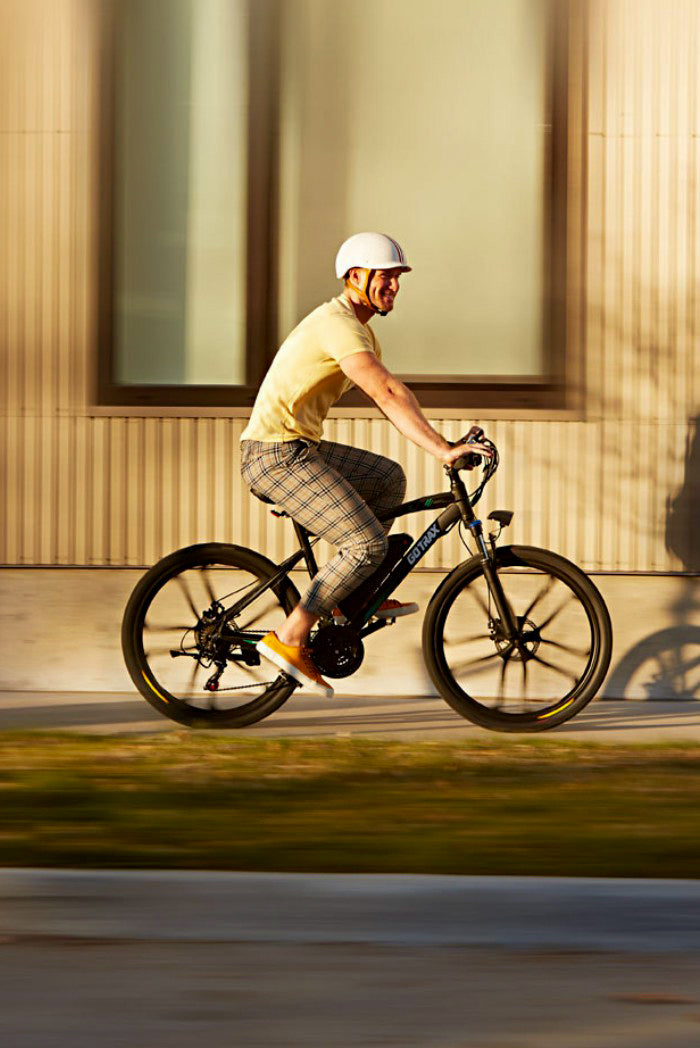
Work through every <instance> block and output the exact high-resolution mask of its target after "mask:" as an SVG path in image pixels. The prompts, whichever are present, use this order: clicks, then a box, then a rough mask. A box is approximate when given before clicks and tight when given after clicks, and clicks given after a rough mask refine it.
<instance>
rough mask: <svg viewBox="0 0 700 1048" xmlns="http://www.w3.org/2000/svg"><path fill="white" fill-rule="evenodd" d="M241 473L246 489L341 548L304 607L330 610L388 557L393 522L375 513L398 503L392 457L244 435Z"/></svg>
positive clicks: (398, 471)
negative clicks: (264, 497) (388, 539)
mask: <svg viewBox="0 0 700 1048" xmlns="http://www.w3.org/2000/svg"><path fill="white" fill-rule="evenodd" d="M241 473H242V475H243V479H244V481H245V482H246V484H247V485H248V486H249V487H250V488H255V490H256V491H259V492H260V493H261V494H262V495H267V497H268V498H270V499H272V500H273V501H274V502H275V503H276V504H277V505H278V506H280V507H281V508H282V509H283V510H284V511H285V512H286V513H288V514H289V516H290V517H293V518H294V520H297V521H299V523H300V524H303V525H304V527H305V528H308V530H309V531H312V532H313V533H314V534H315V535H319V536H320V537H321V538H323V539H325V540H326V541H327V542H330V543H331V545H333V546H335V547H336V548H337V550H338V553H337V554H336V556H335V557H333V559H332V560H331V561H329V562H328V564H326V565H325V566H324V567H323V568H321V570H320V571H319V572H318V574H317V575H315V576H314V578H313V580H312V582H311V586H310V587H309V589H308V590H307V591H306V593H305V594H304V596H303V597H302V599H301V606H302V607H303V608H304V609H305V610H306V611H310V612H312V613H313V614H315V615H321V614H323V613H325V612H329V611H331V610H332V609H333V608H334V607H335V606H336V605H337V603H338V601H341V600H343V598H344V597H347V596H348V594H349V593H352V591H353V590H354V589H356V587H357V586H359V584H360V583H361V582H362V581H363V580H364V579H366V578H368V576H369V575H371V574H372V572H373V571H374V569H375V568H376V567H377V566H378V565H379V564H381V562H382V560H383V559H384V557H385V556H386V550H387V539H386V532H387V531H388V530H389V528H390V527H391V524H388V525H384V524H380V522H379V521H378V520H377V517H376V516H375V513H380V512H382V511H384V510H388V509H390V508H391V507H392V506H396V505H398V504H399V503H400V502H402V501H403V498H404V495H405V493H406V477H405V474H404V471H403V470H402V468H401V466H399V464H398V463H397V462H393V461H392V460H391V459H388V458H385V457H384V456H383V455H375V454H373V453H372V452H371V451H362V450H361V449H359V448H353V447H348V446H346V445H344V444H333V443H331V442H330V441H327V440H322V441H321V443H320V444H314V443H313V442H312V441H309V440H291V441H287V442H285V443H264V442H262V441H258V440H244V441H243V442H242V444H241Z"/></svg>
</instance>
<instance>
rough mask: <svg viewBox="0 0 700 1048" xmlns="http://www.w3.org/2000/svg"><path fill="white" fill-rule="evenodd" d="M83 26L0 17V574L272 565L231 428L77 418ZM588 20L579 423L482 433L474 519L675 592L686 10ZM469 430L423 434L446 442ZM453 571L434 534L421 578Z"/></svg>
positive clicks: (688, 300) (691, 299) (635, 3)
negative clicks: (213, 544)
mask: <svg viewBox="0 0 700 1048" xmlns="http://www.w3.org/2000/svg"><path fill="white" fill-rule="evenodd" d="M99 8H100V5H99V4H96V3H92V2H88V0H57V2H54V3H53V4H51V5H47V4H45V3H43V2H41V3H38V2H35V0H29V2H26V0H25V2H24V3H22V4H20V3H11V2H10V3H5V4H4V5H3V6H2V8H1V9H0V18H1V19H2V27H3V32H2V33H0V228H1V229H2V230H3V235H2V240H1V241H0V340H1V343H2V361H1V364H0V367H1V368H2V371H1V373H0V374H1V385H2V391H1V393H0V396H1V397H2V400H1V409H2V420H1V422H0V426H1V427H2V428H1V429H0V432H1V433H2V442H3V448H2V455H1V458H0V462H1V463H2V470H3V474H4V476H3V477H2V478H1V479H2V491H3V499H4V513H3V523H2V526H1V531H0V560H1V561H2V563H5V564H34V565H43V564H46V565H51V564H57V565H58V564H60V565H68V564H76V565H110V564H113V565H141V564H148V563H151V562H153V561H154V560H155V559H157V557H159V556H160V555H161V554H163V553H165V552H167V551H169V550H171V549H174V548H176V547H178V546H181V545H184V544H187V543H190V542H196V541H201V540H205V539H219V540H229V541H235V542H239V543H242V544H244V545H252V546H255V547H257V548H259V549H264V550H266V551H267V552H268V553H269V554H270V555H271V556H273V557H278V556H282V555H283V553H285V552H287V551H288V550H290V549H291V536H290V531H291V529H290V527H289V525H288V524H284V523H282V522H279V521H277V520H275V519H274V518H273V517H271V516H270V514H269V512H268V509H267V508H266V507H264V506H263V505H262V504H260V503H258V502H256V501H254V500H252V499H251V498H250V496H249V495H248V493H247V492H246V491H244V490H243V488H242V486H241V484H240V481H239V479H238V465H237V463H238V458H237V447H238V438H239V436H240V432H241V430H242V427H243V424H244V423H243V421H242V420H239V419H226V418H204V417H202V418H162V419H161V418H119V417H112V418H99V417H90V415H89V409H88V390H89V375H90V367H91V362H92V354H93V353H94V352H95V351H96V336H95V328H94V314H95V298H96V287H95V274H96V267H95V265H94V259H95V242H94V232H95V228H96V225H95V221H94V214H95V210H96V208H97V207H98V206H99V186H98V185H97V181H96V171H97V169H96V156H97V151H96V136H95V134H94V128H95V120H96V72H97V66H96V63H97V56H98V29H99V26H98V22H97V14H98V13H99ZM589 19H590V28H589V32H590V42H589V69H588V85H589V97H588V122H589V123H588V143H587V151H586V152H587V157H588V168H587V172H586V187H587V188H586V192H587V207H586V216H587V226H586V233H585V245H584V246H585V257H586V259H587V271H586V314H585V321H586V324H585V328H586V344H585V359H586V376H587V377H586V383H587V389H586V393H585V410H586V421H546V420H534V419H533V420H516V421H506V420H500V421H492V420H489V419H481V420H480V421H481V422H482V423H488V429H489V432H490V433H491V434H492V435H493V437H494V439H495V440H496V442H497V444H498V445H499V448H500V449H501V453H502V460H503V465H502V468H501V472H500V473H499V475H498V476H497V478H496V480H495V482H494V483H493V484H492V485H491V489H490V491H489V495H488V500H487V503H485V505H487V507H488V508H511V509H514V510H515V511H516V516H515V520H514V523H513V527H512V531H511V536H512V539H513V540H514V541H518V542H530V543H534V544H537V545H543V546H549V547H552V548H554V549H557V550H559V551H561V552H562V553H564V554H565V555H567V556H569V557H571V558H572V559H574V560H575V561H577V562H579V563H581V564H582V565H583V566H585V567H586V568H588V569H594V570H595V569H599V570H600V569H602V570H622V571H650V570H651V571H668V570H678V569H681V568H682V567H683V564H682V562H681V561H680V560H679V559H677V558H676V557H675V556H674V555H673V554H671V553H670V552H669V551H668V550H667V549H666V543H665V530H666V518H667V512H668V510H667V504H668V500H669V499H670V498H672V497H673V496H674V495H675V494H676V493H677V492H678V490H679V489H680V488H681V487H682V485H683V484H684V482H686V479H687V478H686V477H685V462H686V454H687V447H686V444H687V439H688V433H689V424H690V422H691V420H692V416H693V413H694V412H695V413H697V401H698V392H699V390H698V379H697V367H696V360H697V350H696V345H697V331H698V308H699V307H698V294H697V286H698V281H697V278H698V262H699V261H700V259H699V252H700V230H699V224H700V217H699V212H700V209H699V208H698V206H697V196H698V185H699V181H698V177H699V174H700V165H699V160H700V157H699V152H698V151H699V149H700V145H699V143H700V104H699V103H700V58H699V55H700V19H699V15H698V5H697V4H696V3H695V2H692V0H687V2H684V0H676V3H674V4H672V5H662V4H661V3H656V2H654V0H606V2H604V3H603V2H600V3H597V4H594V5H592V6H591V7H590V14H589ZM471 421H472V419H471V418H469V419H465V420H464V423H462V422H460V421H456V420H453V419H450V420H446V419H445V420H443V419H440V418H436V424H437V425H438V426H439V427H440V428H441V429H442V430H443V432H445V434H446V435H447V436H452V437H456V436H458V435H459V434H460V432H461V431H462V430H463V429H464V424H465V423H466V422H471ZM327 436H328V437H329V439H333V440H339V441H341V442H347V443H354V444H358V445H360V446H364V447H369V448H372V449H375V450H377V451H380V452H383V453H386V454H389V455H390V456H391V457H393V458H396V459H398V460H399V461H401V462H402V464H403V465H404V468H405V469H406V472H407V474H408V476H409V478H410V479H409V495H418V494H421V493H426V492H431V491H437V490H440V489H441V487H442V476H441V471H440V468H439V466H438V464H437V463H435V462H433V461H432V460H431V459H429V458H428V456H426V455H425V454H423V453H422V452H420V451H419V450H418V449H416V448H414V447H413V446H412V445H409V444H407V442H406V441H404V440H403V439H402V438H401V437H400V436H399V435H398V433H396V431H394V430H393V429H392V428H391V427H390V426H389V424H388V423H385V422H383V421H379V420H367V419H338V420H334V421H332V422H330V423H329V425H328V429H327ZM429 519H430V518H429V517H428V516H426V517H425V518H424V520H421V521H417V520H416V521H413V522H409V523H410V525H411V530H412V531H413V532H414V533H415V532H417V531H418V529H419V527H421V526H424V525H425V524H427V522H428V520H429ZM693 526H696V524H695V522H694V521H693V520H692V519H691V517H690V516H688V519H687V521H686V523H685V527H686V530H687V539H688V543H690V538H691V535H690V529H691V528H692V527H693ZM326 552H327V551H321V556H324V555H326ZM459 556H461V547H460V546H459V541H458V538H457V536H451V537H450V539H449V540H447V542H445V543H443V544H442V545H438V547H437V548H436V549H435V550H433V551H432V552H431V554H430V555H429V557H428V558H426V561H425V562H424V564H425V566H427V567H438V566H441V565H442V566H445V565H450V564H451V563H454V561H455V559H456V558H457V557H459Z"/></svg>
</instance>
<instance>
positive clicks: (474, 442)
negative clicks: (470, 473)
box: [442, 426, 493, 469]
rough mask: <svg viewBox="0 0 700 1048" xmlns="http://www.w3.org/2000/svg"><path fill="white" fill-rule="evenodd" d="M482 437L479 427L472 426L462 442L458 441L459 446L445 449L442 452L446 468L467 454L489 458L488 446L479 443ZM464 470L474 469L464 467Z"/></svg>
mask: <svg viewBox="0 0 700 1048" xmlns="http://www.w3.org/2000/svg"><path fill="white" fill-rule="evenodd" d="M483 437H484V431H483V429H482V428H481V426H472V427H471V429H470V430H469V432H468V433H467V435H466V437H465V438H464V440H462V441H460V442H459V444H454V445H453V446H452V447H451V448H447V450H446V451H445V452H443V455H442V461H443V463H444V464H445V465H446V466H452V465H453V464H454V463H455V462H456V461H457V459H460V458H462V456H463V455H468V454H473V455H483V456H484V458H491V456H492V454H493V452H492V451H491V448H490V447H488V445H486V444H482V443H481V440H482V439H483ZM467 442H468V443H467ZM465 469H474V467H473V466H465Z"/></svg>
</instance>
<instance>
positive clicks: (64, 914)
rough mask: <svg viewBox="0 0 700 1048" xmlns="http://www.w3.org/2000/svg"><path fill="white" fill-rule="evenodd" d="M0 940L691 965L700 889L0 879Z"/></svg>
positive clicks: (388, 881)
mask: <svg viewBox="0 0 700 1048" xmlns="http://www.w3.org/2000/svg"><path fill="white" fill-rule="evenodd" d="M0 934H2V935H4V936H10V937H13V936H49V937H71V938H73V937H75V938H78V939H99V940H110V941H111V940H118V941H122V940H124V941H163V942H170V941H179V942H182V941H192V942H252V943H254V942H258V943H265V942H268V943H273V942H275V943H304V944H311V943H317V944H318V943H364V944H367V943H374V944H385V945H403V946H470V947H498V948H511V949H512V948H515V949H580V950H586V951H589V950H606V951H632V952H644V951H649V952H656V953H658V952H664V951H679V952H684V953H699V952H700V882H696V881H661V880H613V879H600V880H595V879H584V878H542V877H532V878H528V877H457V876H426V875H415V874H392V875H384V874H381V875H372V874H276V873H266V874H255V873H202V872H192V871H164V872H163V871H90V870H87V871H82V870H50V869H47V870H37V869H5V870H0Z"/></svg>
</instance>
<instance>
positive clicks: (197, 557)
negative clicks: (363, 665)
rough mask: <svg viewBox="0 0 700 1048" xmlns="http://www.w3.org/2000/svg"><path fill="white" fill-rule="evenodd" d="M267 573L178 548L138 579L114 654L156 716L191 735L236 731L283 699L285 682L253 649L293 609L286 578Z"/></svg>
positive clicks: (246, 553)
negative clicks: (119, 656) (198, 729)
mask: <svg viewBox="0 0 700 1048" xmlns="http://www.w3.org/2000/svg"><path fill="white" fill-rule="evenodd" d="M275 572H276V568H275V565H274V564H273V563H272V562H271V561H269V560H268V559H267V558H266V557H263V556H261V555H260V554H259V553H256V552H255V551H254V550H249V549H244V548H243V547H241V546H230V545H226V544H224V543H218V542H211V543H207V544H203V545H197V546H189V547H188V548H187V549H182V550H178V551H177V552H176V553H171V554H170V556H168V557H164V558H163V560H161V561H159V562H158V563H157V564H155V565H154V566H153V567H152V568H151V569H150V571H147V572H146V574H145V575H144V576H143V578H142V579H141V580H140V581H139V583H138V584H137V586H136V588H135V589H134V592H133V593H132V594H131V597H130V599H129V602H128V604H127V606H126V610H125V612H124V619H123V622H122V651H123V653H124V660H125V662H126V665H127V669H128V670H129V674H130V676H131V679H132V680H133V682H134V684H135V685H136V687H137V688H138V690H139V691H140V692H141V694H142V695H143V697H144V698H145V699H147V700H148V702H150V704H151V705H152V706H153V707H155V709H157V710H158V712H159V713H162V714H164V715H165V716H166V717H170V718H171V720H174V721H178V722H179V723H180V724H187V725H189V726H191V727H202V728H242V727H244V726H245V725H247V724H253V723H254V722H255V721H259V720H261V719H262V718H263V717H267V716H268V714H270V713H273V712H274V711H275V710H276V709H278V708H279V707H280V706H281V705H282V703H283V702H285V701H286V699H287V698H289V696H290V695H291V693H292V691H293V690H294V684H293V683H291V682H290V681H289V678H288V677H285V676H284V675H283V674H280V673H278V671H277V670H276V669H275V668H274V667H273V666H272V665H271V663H269V662H267V661H266V660H264V659H263V660H261V659H260V656H259V654H258V652H257V651H256V650H255V645H256V643H257V642H258V641H259V640H260V639H261V638H262V637H263V636H264V635H265V634H266V633H267V632H268V631H269V630H273V629H276V628H278V627H279V626H280V625H281V623H282V622H283V621H284V619H285V618H286V616H287V615H288V614H289V612H290V611H292V609H293V608H294V606H295V605H296V604H297V603H298V601H299V594H298V592H297V590H296V588H295V587H294V586H293V585H292V583H291V582H290V581H289V580H288V579H287V578H284V577H283V578H282V579H280V580H278V581H272V580H273V579H274V576H275ZM266 583H271V584H270V585H268V586H266V585H265V584H266ZM258 591H259V592H258Z"/></svg>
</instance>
